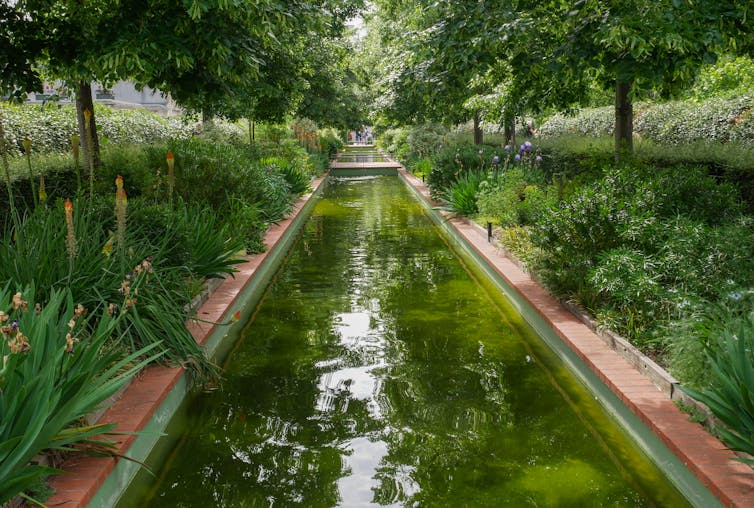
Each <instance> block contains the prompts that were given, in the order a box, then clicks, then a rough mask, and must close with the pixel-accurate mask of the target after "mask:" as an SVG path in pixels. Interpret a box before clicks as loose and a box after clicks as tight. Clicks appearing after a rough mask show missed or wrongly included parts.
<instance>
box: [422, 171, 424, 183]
mask: <svg viewBox="0 0 754 508" xmlns="http://www.w3.org/2000/svg"><path fill="white" fill-rule="evenodd" d="M422 183H424V173H422Z"/></svg>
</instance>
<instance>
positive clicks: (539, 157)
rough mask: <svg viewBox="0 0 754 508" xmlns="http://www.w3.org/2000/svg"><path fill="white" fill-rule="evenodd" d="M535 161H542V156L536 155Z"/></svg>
mask: <svg viewBox="0 0 754 508" xmlns="http://www.w3.org/2000/svg"><path fill="white" fill-rule="evenodd" d="M534 160H535V161H536V162H542V156H541V155H537V157H536V158H535V159H534Z"/></svg>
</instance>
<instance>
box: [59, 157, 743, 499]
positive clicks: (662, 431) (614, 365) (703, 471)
mask: <svg viewBox="0 0 754 508" xmlns="http://www.w3.org/2000/svg"><path fill="white" fill-rule="evenodd" d="M398 171H399V172H400V173H401V175H402V177H403V178H404V179H405V180H406V181H407V182H409V183H410V184H411V185H412V186H413V187H414V188H415V189H416V190H417V191H418V192H419V193H421V194H422V195H423V196H424V197H425V198H426V199H427V200H428V201H430V202H431V200H430V198H429V192H428V189H427V187H426V186H425V185H424V184H423V183H422V182H421V181H420V180H419V179H417V178H415V177H414V176H413V175H411V174H410V173H408V172H406V171H405V169H403V168H401V169H399V170H398ZM320 183H321V180H319V181H317V182H315V184H314V185H315V188H317V187H318V186H319V184H320ZM306 199H308V196H306V197H305V198H302V199H301V200H300V201H299V202H298V203H297V205H296V209H295V211H294V212H293V213H292V214H291V218H289V219H287V220H286V221H283V222H281V223H280V224H277V225H276V226H274V227H273V228H271V229H270V231H269V232H268V234H267V237H266V240H265V245H266V246H267V251H266V252H265V253H263V254H259V255H255V256H250V257H249V259H248V260H247V262H245V263H244V264H242V265H239V272H238V273H237V274H236V275H235V278H232V279H226V280H225V281H223V283H222V285H221V286H220V287H219V288H218V289H217V290H216V291H215V292H214V293H213V294H212V295H211V297H210V299H209V300H208V301H207V302H205V303H204V304H203V305H202V306H201V307H200V309H199V311H198V315H199V317H201V318H202V319H205V320H207V321H219V320H220V319H222V317H223V315H224V314H225V313H226V312H227V310H228V309H230V308H231V307H232V306H233V304H234V303H235V301H236V299H237V298H238V295H239V294H240V293H241V291H242V290H243V288H244V287H245V285H246V284H247V283H248V282H249V280H250V279H251V277H252V275H253V274H254V273H255V271H256V268H257V267H258V266H259V265H260V264H261V262H262V261H263V260H264V259H265V258H266V256H267V252H269V251H270V249H271V247H272V246H274V245H275V244H276V243H277V241H278V240H279V239H280V238H281V236H282V235H283V233H284V232H285V231H286V230H287V228H288V227H289V226H290V223H291V222H292V218H293V217H295V215H296V214H297V213H298V211H299V210H300V209H301V207H302V206H303V204H304V203H305V202H306ZM450 223H451V225H452V226H453V227H454V228H455V229H456V230H457V231H458V232H459V234H461V235H462V236H463V237H464V238H465V239H466V241H468V242H469V244H470V245H471V246H472V247H473V248H474V249H475V250H476V251H477V252H478V253H479V255H481V256H482V257H483V258H484V259H485V260H486V261H487V262H488V263H489V264H490V266H491V267H493V269H495V270H496V271H497V273H498V274H499V275H500V276H501V277H503V279H505V280H506V282H507V283H508V284H509V285H511V286H512V287H514V288H515V289H516V290H517V291H518V292H519V293H520V294H521V296H522V297H523V298H524V299H525V300H526V301H527V302H528V303H529V304H530V305H531V306H532V307H533V308H534V309H535V310H536V312H537V313H538V314H539V315H540V316H541V317H542V318H543V319H544V320H545V321H546V322H547V323H549V324H550V326H551V327H552V328H553V330H555V332H556V333H557V334H558V336H560V338H561V339H562V340H563V341H564V342H565V343H566V344H567V345H568V346H569V347H570V348H571V349H572V350H573V351H574V352H575V353H576V354H577V355H578V356H579V357H580V358H581V359H582V360H583V361H584V362H585V363H586V364H587V365H588V366H589V367H590V368H591V369H592V371H593V372H595V374H597V376H599V378H600V379H601V380H602V381H603V382H604V383H605V384H606V385H607V386H608V387H609V388H610V389H611V390H612V391H613V393H615V394H616V395H617V396H618V397H619V398H620V399H621V400H622V401H623V402H624V403H625V404H626V406H627V407H628V408H629V409H630V410H631V411H632V412H633V413H634V414H636V415H637V416H638V417H639V418H640V419H641V420H642V422H644V423H645V425H647V426H648V427H649V428H650V429H651V430H652V431H653V432H654V433H655V435H657V436H658V437H659V438H660V439H661V440H662V441H663V442H664V443H665V444H666V446H667V447H668V448H669V449H670V450H671V451H672V452H673V453H674V454H675V455H676V456H677V457H678V458H679V459H680V460H681V462H682V463H683V464H685V465H686V466H687V467H688V468H689V470H690V471H692V472H693V473H694V474H695V475H696V477H697V478H699V480H700V482H701V483H702V484H703V485H705V486H706V487H707V488H708V489H709V490H710V491H711V492H712V494H713V495H715V496H716V497H717V498H718V499H720V501H721V503H722V504H723V505H724V506H727V507H741V508H743V507H747V506H754V471H752V469H751V468H750V467H748V466H746V465H745V464H742V463H740V462H735V461H733V460H732V459H734V458H735V455H734V454H733V452H731V451H730V450H727V449H726V448H725V446H724V445H723V444H722V443H721V442H720V441H718V440H717V439H716V438H714V437H713V436H711V435H710V434H709V433H708V432H706V431H705V430H704V429H703V428H702V427H701V426H700V425H699V424H695V423H692V422H690V421H689V419H688V417H687V416H686V415H684V414H683V413H682V412H681V411H680V410H679V409H678V408H677V407H676V406H675V404H673V402H672V401H671V400H670V399H669V398H668V397H667V396H665V395H664V394H663V393H661V392H660V391H659V390H658V389H657V388H656V387H655V385H654V384H653V383H652V382H651V381H650V380H649V379H647V378H646V377H644V376H643V375H642V374H641V373H640V372H639V371H638V370H637V369H636V368H634V367H633V366H632V365H631V364H630V363H629V362H628V361H627V360H625V359H624V358H623V357H621V356H620V355H618V354H617V353H616V352H615V351H614V350H613V349H611V348H610V347H608V346H607V344H605V342H604V341H602V340H601V339H600V338H599V337H598V336H597V335H596V334H595V333H594V332H593V331H592V330H591V329H589V327H587V326H586V325H585V324H584V323H582V322H581V321H579V320H578V319H577V318H576V317H575V316H574V315H573V314H571V313H570V312H569V311H567V310H566V309H565V308H564V307H563V306H562V305H560V303H559V302H558V301H557V300H556V299H555V298H553V297H552V296H551V295H549V294H548V293H547V292H546V291H545V290H544V289H543V288H542V287H541V286H539V285H538V284H537V283H535V282H534V281H533V280H532V279H531V277H529V275H527V274H526V273H525V272H523V271H522V270H521V269H520V268H519V267H518V266H516V264H515V263H513V261H511V260H510V259H508V258H507V257H505V256H504V255H502V254H501V253H500V252H498V251H497V249H496V248H495V247H494V246H492V245H491V244H489V243H488V242H487V239H486V238H485V237H483V236H481V235H480V234H479V233H478V231H477V230H476V229H475V228H474V227H473V226H471V225H469V224H467V223H465V222H463V221H461V220H451V221H450ZM214 328H215V326H214V325H211V324H209V323H199V322H196V321H192V322H191V326H190V329H191V332H192V334H193V335H194V337H195V338H196V339H197V341H198V342H199V343H201V344H203V343H204V342H205V341H206V340H207V338H208V337H209V335H210V334H211V333H212V331H213V330H214ZM182 375H183V369H180V368H167V367H162V366H153V367H149V368H148V369H146V370H145V371H144V372H143V373H142V374H141V375H140V376H139V377H138V378H137V379H135V380H134V382H133V383H132V384H131V385H130V386H129V387H128V388H127V389H126V391H125V392H124V393H123V395H122V396H121V397H120V399H118V400H117V401H116V402H115V403H114V404H113V405H112V406H111V407H110V408H109V409H108V410H107V411H106V412H105V413H104V415H103V416H102V418H101V419H100V420H99V421H100V422H103V423H104V422H114V423H118V428H117V430H119V431H138V430H140V429H142V428H143V427H144V425H145V424H146V423H147V422H148V421H149V419H150V418H151V416H152V414H153V413H154V412H155V410H156V409H157V408H158V407H159V405H160V404H161V403H162V401H163V400H164V399H165V397H166V396H167V395H168V393H170V390H171V389H172V388H173V387H174V386H175V384H176V383H177V382H178V380H179V379H180V377H181V376H182ZM134 439H135V436H124V438H123V440H122V441H121V442H120V443H119V444H118V450H119V452H126V451H127V450H128V448H129V447H130V445H131V444H132V442H133V440H134ZM62 467H63V469H65V470H66V471H67V472H68V473H67V474H65V475H59V476H56V477H54V478H53V479H52V481H51V482H50V483H51V486H52V487H53V488H54V489H55V490H56V493H55V494H54V495H53V496H52V497H51V498H50V499H49V500H48V501H47V503H46V504H47V506H50V507H64V508H74V507H76V508H79V507H84V506H86V505H87V503H88V502H89V500H91V499H92V497H93V496H94V495H95V494H96V492H97V490H98V489H99V487H100V486H101V485H102V484H103V482H104V481H105V479H106V478H107V476H108V475H109V474H110V472H111V471H112V470H113V468H114V467H115V459H113V458H101V457H86V456H76V457H73V458H71V459H69V460H67V461H66V462H65V463H64V464H63V466H62Z"/></svg>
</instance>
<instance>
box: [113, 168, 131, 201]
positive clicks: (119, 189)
mask: <svg viewBox="0 0 754 508" xmlns="http://www.w3.org/2000/svg"><path fill="white" fill-rule="evenodd" d="M115 189H116V190H115V202H116V203H121V204H123V205H125V204H126V202H127V201H128V199H127V198H126V191H125V189H124V188H123V177H122V176H120V175H118V177H117V178H116V179H115Z"/></svg>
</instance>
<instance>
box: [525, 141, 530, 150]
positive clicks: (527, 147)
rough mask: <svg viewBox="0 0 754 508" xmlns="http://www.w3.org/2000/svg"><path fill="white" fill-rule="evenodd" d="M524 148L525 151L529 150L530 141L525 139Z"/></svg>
mask: <svg viewBox="0 0 754 508" xmlns="http://www.w3.org/2000/svg"><path fill="white" fill-rule="evenodd" d="M524 148H526V151H527V152H531V148H532V147H531V141H525V142H524Z"/></svg>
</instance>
